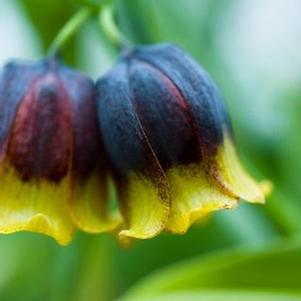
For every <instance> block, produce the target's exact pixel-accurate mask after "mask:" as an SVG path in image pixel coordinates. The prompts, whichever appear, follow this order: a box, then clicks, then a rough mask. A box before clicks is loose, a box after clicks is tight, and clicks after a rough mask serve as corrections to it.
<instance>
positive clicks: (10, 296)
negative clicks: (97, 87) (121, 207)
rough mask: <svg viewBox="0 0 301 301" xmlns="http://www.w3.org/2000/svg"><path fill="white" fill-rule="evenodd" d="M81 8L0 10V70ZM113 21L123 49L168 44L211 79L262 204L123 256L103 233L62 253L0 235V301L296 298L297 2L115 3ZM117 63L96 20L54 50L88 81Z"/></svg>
mask: <svg viewBox="0 0 301 301" xmlns="http://www.w3.org/2000/svg"><path fill="white" fill-rule="evenodd" d="M94 1H97V0H94ZM80 2H84V1H79V0H78V1H76V0H65V1H61V0H43V1H39V0H0V64H1V66H2V65H3V64H4V63H5V61H6V60H8V59H10V58H16V57H18V58H28V59H30V58H32V59H34V58H39V57H41V56H43V55H44V54H45V52H46V50H47V47H48V46H49V44H50V43H51V41H52V40H53V38H54V37H55V35H56V33H57V32H58V31H59V29H60V28H61V27H62V26H63V24H64V23H65V22H66V21H67V20H68V19H69V18H70V17H71V16H72V15H73V14H74V13H75V12H76V11H77V10H78V9H79V7H80V5H81V4H80ZM116 14H117V16H116V17H117V21H118V24H119V27H120V29H121V30H122V32H123V33H124V34H125V35H126V36H127V37H128V38H129V39H130V40H132V41H134V42H135V43H138V44H139V43H140V44H149V43H157V42H161V41H169V42H174V43H177V44H178V45H180V46H181V47H183V48H184V49H186V50H187V51H188V52H189V53H190V54H191V55H192V56H193V57H195V58H196V59H197V60H198V61H199V62H200V63H201V64H202V65H203V66H204V67H205V68H206V69H207V70H208V71H209V73H211V75H212V77H213V78H214V79H215V81H216V82H217V84H218V85H219V87H220V89H221V90H222V92H223V94H224V96H225V99H226V102H227V106H228V108H229V111H230V115H231V117H232V121H233V127H234V131H235V134H236V140H237V146H238V149H239V152H240V154H241V158H242V160H243V161H244V163H245V165H246V166H247V169H248V170H249V172H250V173H251V174H252V175H253V176H254V177H257V178H258V179H265V178H268V179H270V180H271V181H272V182H273V183H274V191H273V194H272V195H271V196H270V197H269V198H268V202H267V205H265V206H254V205H252V206H250V205H247V204H241V206H240V208H239V209H238V210H235V211H226V212H225V211H224V212H219V213H217V214H214V215H213V216H212V217H211V218H209V219H208V220H206V221H205V222H204V223H202V224H201V225H197V226H194V227H192V228H191V230H190V231H189V232H188V233H187V234H186V235H184V236H173V235H165V234H163V235H161V236H159V237H157V238H155V239H152V240H149V241H137V242H135V243H134V244H133V245H132V246H131V247H129V248H127V249H125V248H123V247H121V246H120V245H119V243H118V242H117V241H116V240H115V239H114V238H113V237H112V236H110V235H95V236H93V235H86V234H83V233H78V234H77V236H76V238H75V240H74V241H73V242H72V243H71V244H70V245H69V246H68V247H60V246H58V245H57V244H56V243H55V242H54V241H52V240H51V239H50V238H47V237H42V236H40V235H38V234H30V233H18V234H14V235H10V236H3V235H1V236H0V300H1V301H2V300H3V301H21V300H22V301H24V300H25V301H38V300H47V301H48V300H49V301H60V300H62V301H63V300H64V301H69V300H70V301H71V300H72V301H73V300H74V301H109V300H117V298H124V299H129V300H185V301H186V300H242V298H244V300H301V276H300V271H301V248H300V245H301V238H300V236H299V235H298V233H299V232H300V230H301V182H300V181H301V135H300V133H301V1H299V0H265V1H261V0H253V1H251V0H228V1H223V0H177V1H174V0H164V1H159V0H131V1H129V0H128V1H126V0H120V1H116ZM117 55H118V53H117V52H116V50H115V49H114V48H113V47H112V46H111V45H110V44H109V42H108V41H107V40H106V38H105V36H104V34H103V33H102V31H101V28H100V26H99V24H98V22H97V20H96V19H95V20H93V19H92V20H91V21H89V22H87V23H86V24H85V25H84V26H83V27H82V28H81V30H80V32H79V33H78V35H76V37H75V38H74V39H73V40H72V41H71V43H70V44H69V45H68V47H67V48H66V50H65V52H64V58H65V60H66V61H67V62H68V64H70V65H71V66H74V67H77V68H80V69H82V70H84V71H85V72H86V73H88V74H90V75H91V76H92V77H93V78H94V79H96V78H97V77H99V76H100V75H102V74H103V73H104V72H106V71H107V70H108V69H109V68H110V66H112V64H113V63H114V60H115V59H116V57H117ZM156 271H159V272H156ZM147 298H149V299H147ZM202 298H204V299H202ZM210 298H212V299H210ZM235 298H237V299H235ZM248 298H250V299H248ZM252 298H254V299H252ZM295 298H296V299H295Z"/></svg>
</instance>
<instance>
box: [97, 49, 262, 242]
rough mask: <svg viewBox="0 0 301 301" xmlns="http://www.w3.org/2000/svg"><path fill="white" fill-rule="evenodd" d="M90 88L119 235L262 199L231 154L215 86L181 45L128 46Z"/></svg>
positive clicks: (149, 231) (178, 224)
mask: <svg viewBox="0 0 301 301" xmlns="http://www.w3.org/2000/svg"><path fill="white" fill-rule="evenodd" d="M97 90H98V103H97V105H98V116H99V122H100V129H101V133H102V136H103V141H104V145H105V148H106V151H107V154H108V156H109V159H110V167H111V169H112V174H113V177H114V180H115V183H116V187H117V192H118V198H119V204H120V208H121V213H122V216H123V217H124V227H123V229H122V230H121V231H120V233H119V234H120V236H121V237H134V238H151V237H153V236H156V235H157V234H159V233H160V232H162V231H167V232H172V233H180V234H182V233H185V232H186V231H187V229H188V228H189V227H190V226H191V224H192V223H194V222H195V221H197V220H200V219H202V218H204V217H206V216H207V215H208V214H209V213H211V212H213V211H216V210H221V209H227V208H234V207H236V206H237V204H238V202H239V200H245V201H247V202H251V203H264V201H265V187H264V185H261V184H259V183H257V182H256V181H255V180H254V179H252V178H251V177H250V176H249V175H248V174H247V173H246V172H245V170H244V168H243V166H242V165H241V163H240V161H239V158H238V156H237V153H236V149H235V146H234V140H233V133H232V129H231V124H230V121H229V117H228V114H227V111H226V109H225V105H224V102H223V99H222V96H221V94H220V92H219V90H218V88H217V87H216V85H215V83H214V82H213V81H212V79H211V78H210V76H209V75H208V74H207V73H206V72H205V71H204V69H203V68H202V67H201V66H200V65H199V64H197V63H196V62H195V61H194V60H193V59H192V58H191V57H190V56H189V55H187V54H186V53H185V52H184V51H183V50H181V49H180V48H178V47H176V46H173V45H170V44H159V45H154V46H140V47H136V48H133V49H129V50H127V51H125V52H124V53H123V54H122V55H121V56H120V58H119V59H118V61H117V63H116V65H115V66H114V67H113V68H112V69H111V70H110V71H109V72H108V73H107V74H106V75H105V76H104V77H102V78H101V79H100V80H99V81H98V82H97Z"/></svg>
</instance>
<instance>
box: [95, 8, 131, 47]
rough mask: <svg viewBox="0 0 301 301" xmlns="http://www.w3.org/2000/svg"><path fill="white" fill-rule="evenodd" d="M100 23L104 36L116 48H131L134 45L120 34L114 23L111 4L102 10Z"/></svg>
mask: <svg viewBox="0 0 301 301" xmlns="http://www.w3.org/2000/svg"><path fill="white" fill-rule="evenodd" d="M99 21H100V25H101V28H102V30H103V31H104V34H105V35H106V37H107V38H108V39H109V40H110V42H111V43H112V44H113V45H114V46H115V47H116V48H118V49H122V48H127V47H130V45H131V44H132V43H131V42H129V41H128V40H127V38H125V36H124V35H123V34H122V33H121V32H120V30H119V29H118V27H117V25H116V23H115V21H114V9H113V6H112V5H110V4H109V5H106V6H104V7H103V8H102V10H101V12H100V15H99Z"/></svg>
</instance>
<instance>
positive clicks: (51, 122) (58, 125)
mask: <svg viewBox="0 0 301 301" xmlns="http://www.w3.org/2000/svg"><path fill="white" fill-rule="evenodd" d="M70 112H71V108H70V100H69V98H68V95H67V94H66V92H65V90H64V88H63V86H62V84H61V82H60V81H59V80H58V79H57V78H56V75H55V74H54V73H48V74H47V75H44V76H42V77H39V78H38V79H37V80H36V81H34V82H33V83H32V85H31V87H30V88H29V90H28V92H27V94H26V96H25V97H24V99H23V100H22V103H21V104H20V106H19V109H18V111H17V114H16V116H15V120H14V125H13V128H12V131H11V135H10V140H9V146H8V155H9V158H10V161H11V164H12V165H13V166H15V168H16V169H17V171H18V172H19V174H20V175H21V177H22V179H24V180H30V179H42V178H44V179H47V180H50V181H53V182H59V181H60V180H61V179H62V178H63V177H64V176H65V175H66V174H67V172H68V166H69V161H70V154H71V146H72V136H71V134H72V129H71V116H70V115H71V113H70Z"/></svg>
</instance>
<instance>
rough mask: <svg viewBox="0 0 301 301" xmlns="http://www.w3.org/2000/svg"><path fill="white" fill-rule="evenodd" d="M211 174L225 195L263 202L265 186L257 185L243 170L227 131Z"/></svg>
mask: <svg viewBox="0 0 301 301" xmlns="http://www.w3.org/2000/svg"><path fill="white" fill-rule="evenodd" d="M212 174H213V177H214V178H215V180H216V181H217V183H218V184H220V185H221V187H222V188H224V190H225V193H228V194H230V195H232V196H233V197H236V198H241V199H243V200H245V201H248V202H250V203H264V202H265V195H266V194H268V189H266V187H267V186H266V185H265V183H262V185H261V184H259V183H257V182H256V181H255V180H254V179H253V178H251V177H250V176H249V175H248V173H247V172H246V171H245V170H244V168H243V166H242V164H241V162H240V160H239V158H238V155H237V152H236V149H235V147H234V144H233V142H232V138H231V136H230V134H228V132H227V130H225V131H224V143H223V145H222V146H220V147H219V150H218V153H217V156H216V164H215V167H214V169H213V170H212Z"/></svg>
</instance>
